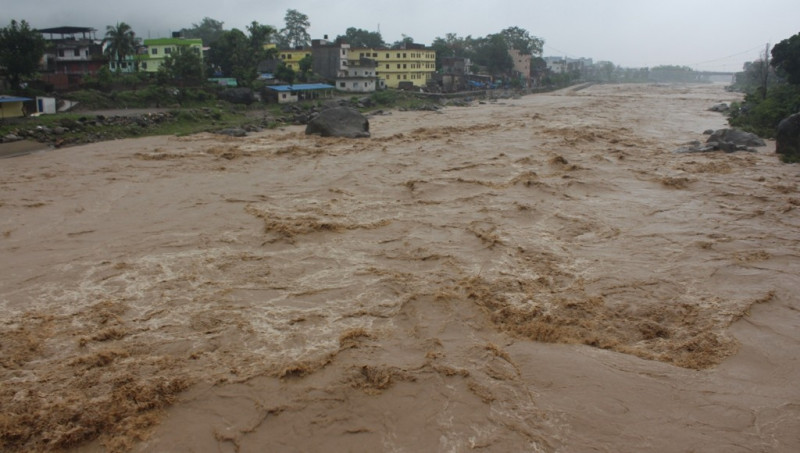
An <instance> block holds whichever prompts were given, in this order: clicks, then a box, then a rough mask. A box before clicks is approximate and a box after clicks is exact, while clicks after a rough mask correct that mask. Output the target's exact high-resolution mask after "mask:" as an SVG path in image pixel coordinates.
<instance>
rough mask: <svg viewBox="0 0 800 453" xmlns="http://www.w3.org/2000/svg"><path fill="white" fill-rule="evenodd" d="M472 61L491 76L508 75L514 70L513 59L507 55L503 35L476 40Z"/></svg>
mask: <svg viewBox="0 0 800 453" xmlns="http://www.w3.org/2000/svg"><path fill="white" fill-rule="evenodd" d="M474 60H475V63H476V64H478V65H481V66H484V67H486V69H487V70H488V71H489V73H490V74H493V75H500V74H508V73H510V72H511V70H512V69H514V59H513V58H511V55H509V53H508V44H507V43H506V40H505V38H504V37H503V35H499V34H496V35H489V36H487V37H486V38H481V39H480V40H478V42H477V45H476V47H475V56H474Z"/></svg>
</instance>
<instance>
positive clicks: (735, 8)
mask: <svg viewBox="0 0 800 453" xmlns="http://www.w3.org/2000/svg"><path fill="white" fill-rule="evenodd" d="M0 2H2V4H3V6H2V8H0V26H7V25H8V23H9V22H10V21H11V19H18V20H21V19H25V20H27V21H28V22H29V23H30V24H31V25H32V26H33V27H35V28H49V27H56V26H62V25H70V26H85V27H94V28H96V29H97V30H98V37H102V35H103V34H104V32H105V27H106V25H113V24H115V23H117V22H127V23H128V24H130V25H131V26H132V27H133V29H134V31H135V32H136V34H137V35H138V36H141V37H144V38H147V37H151V38H157V37H165V36H169V33H170V32H171V31H175V30H179V29H181V28H184V27H190V26H191V25H192V24H193V23H199V22H200V21H201V20H202V19H203V17H206V16H207V17H211V18H213V19H216V20H219V21H222V22H224V25H225V28H226V29H229V28H240V29H244V27H245V26H246V25H247V24H248V23H250V22H251V21H253V20H255V21H258V22H260V23H262V24H268V25H272V26H274V27H276V28H283V26H284V20H283V19H284V15H285V14H286V10H287V9H290V8H291V9H296V10H298V11H300V12H302V13H304V14H306V15H308V17H309V21H310V23H311V27H310V29H309V33H310V34H311V37H312V38H321V37H322V36H323V35H325V34H327V35H329V36H330V37H331V38H333V37H335V36H337V35H341V34H344V32H345V30H346V29H347V28H348V27H356V28H363V29H366V30H370V31H376V30H378V29H380V32H381V35H382V36H383V39H384V41H386V42H389V43H391V42H394V41H398V40H400V39H401V38H402V35H407V36H411V37H413V38H414V40H415V41H416V42H420V43H424V44H427V45H430V44H431V42H432V41H433V39H434V38H436V37H439V36H442V37H443V36H444V35H445V34H446V33H456V34H458V35H459V36H467V35H472V36H473V37H478V36H486V35H488V34H491V33H496V32H498V31H500V30H502V29H504V28H506V27H510V26H517V27H521V28H524V29H526V30H528V31H529V32H530V33H531V34H532V35H535V36H538V37H540V38H543V39H544V40H545V48H544V55H545V56H552V55H566V56H569V57H589V58H593V59H595V61H597V60H610V61H612V62H614V63H616V64H618V65H621V66H627V67H644V66H649V67H652V66H656V65H660V64H678V65H686V66H691V67H693V68H696V69H703V70H724V71H737V70H739V69H740V68H741V66H742V64H743V63H744V62H745V61H752V60H754V59H757V58H758V55H759V52H763V49H764V46H765V45H766V44H767V43H771V44H775V43H776V42H779V41H781V40H783V39H786V38H788V37H790V36H792V35H794V34H796V33H800V1H799V0H749V1H742V0H658V1H656V0H605V1H601V0H546V1H545V0H539V1H536V0H528V1H524V0H482V1H473V0H461V1H434V0H401V1H397V0H394V1H384V0H358V1H353V0H324V1H323V0H294V1H288V0H216V1H211V0H129V1H118V0H66V1H65V0H0ZM379 27H380V28H379Z"/></svg>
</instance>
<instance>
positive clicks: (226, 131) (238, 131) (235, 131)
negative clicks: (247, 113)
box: [217, 127, 247, 137]
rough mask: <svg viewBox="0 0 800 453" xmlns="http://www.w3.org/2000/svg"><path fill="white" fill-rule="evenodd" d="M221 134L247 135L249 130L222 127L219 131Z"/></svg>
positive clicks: (232, 135)
mask: <svg viewBox="0 0 800 453" xmlns="http://www.w3.org/2000/svg"><path fill="white" fill-rule="evenodd" d="M217 133H218V134H221V135H228V136H230V137H245V136H247V131H245V130H244V129H240V128H238V127H234V128H229V129H222V130H221V131H219V132H217Z"/></svg>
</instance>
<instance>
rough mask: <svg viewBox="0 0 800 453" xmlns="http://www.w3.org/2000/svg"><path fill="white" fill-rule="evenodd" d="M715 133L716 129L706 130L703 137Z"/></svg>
mask: <svg viewBox="0 0 800 453" xmlns="http://www.w3.org/2000/svg"><path fill="white" fill-rule="evenodd" d="M713 133H714V129H706V130H704V131H703V135H711V134H713Z"/></svg>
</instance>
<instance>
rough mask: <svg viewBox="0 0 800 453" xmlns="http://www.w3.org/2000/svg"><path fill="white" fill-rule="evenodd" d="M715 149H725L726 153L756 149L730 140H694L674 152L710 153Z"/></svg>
mask: <svg viewBox="0 0 800 453" xmlns="http://www.w3.org/2000/svg"><path fill="white" fill-rule="evenodd" d="M714 151H724V152H726V153H732V152H736V151H749V152H754V151H755V150H753V149H750V148H748V147H747V146H744V145H736V144H734V143H730V142H706V143H700V141H699V140H694V141H691V142H689V143H686V144H684V145H683V146H681V147H680V148H678V149H676V150H675V151H673V152H674V153H710V152H714Z"/></svg>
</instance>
